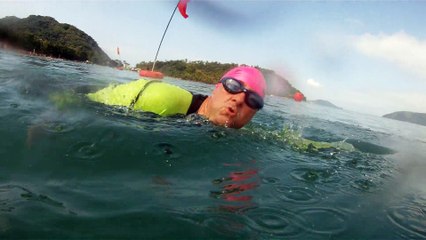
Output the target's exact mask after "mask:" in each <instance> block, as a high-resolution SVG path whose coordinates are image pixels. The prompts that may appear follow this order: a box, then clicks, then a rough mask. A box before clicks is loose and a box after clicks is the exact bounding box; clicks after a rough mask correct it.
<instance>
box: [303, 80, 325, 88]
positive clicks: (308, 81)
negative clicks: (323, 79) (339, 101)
mask: <svg viewBox="0 0 426 240" xmlns="http://www.w3.org/2000/svg"><path fill="white" fill-rule="evenodd" d="M306 82H307V84H308V86H311V87H315V88H319V87H322V85H321V84H320V83H319V82H317V81H315V80H314V79H312V78H309V79H308V80H307V81H306Z"/></svg>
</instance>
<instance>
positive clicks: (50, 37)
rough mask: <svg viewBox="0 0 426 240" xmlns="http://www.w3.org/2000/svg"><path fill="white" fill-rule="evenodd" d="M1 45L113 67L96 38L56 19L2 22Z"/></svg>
mask: <svg viewBox="0 0 426 240" xmlns="http://www.w3.org/2000/svg"><path fill="white" fill-rule="evenodd" d="M0 42H2V43H3V45H10V46H12V47H14V48H18V49H23V50H26V51H29V52H32V53H34V54H37V55H46V56H51V57H59V58H64V59H68V60H76V61H90V62H92V63H96V64H100V65H110V64H111V59H110V58H109V57H108V55H107V54H106V53H105V52H104V51H103V50H102V49H101V48H100V47H99V46H98V44H97V43H96V41H95V40H93V38H92V37H90V36H89V35H87V34H86V33H84V32H83V31H81V30H79V29H78V28H76V27H74V26H72V25H69V24H64V23H58V22H57V21H56V20H55V19H54V18H51V17H44V16H35V15H30V16H29V17H27V18H22V19H20V18H17V17H5V18H2V19H0Z"/></svg>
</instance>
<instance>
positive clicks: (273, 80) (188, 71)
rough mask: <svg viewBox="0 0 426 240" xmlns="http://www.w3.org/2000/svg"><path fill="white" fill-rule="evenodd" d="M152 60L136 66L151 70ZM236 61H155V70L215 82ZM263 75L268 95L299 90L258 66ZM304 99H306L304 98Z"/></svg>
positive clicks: (280, 94)
mask: <svg viewBox="0 0 426 240" xmlns="http://www.w3.org/2000/svg"><path fill="white" fill-rule="evenodd" d="M152 64H153V62H140V63H138V64H136V67H137V68H140V69H146V70H151V68H152ZM238 65H239V64H236V63H218V62H206V61H187V60H170V61H157V62H156V64H155V70H156V71H160V72H162V73H163V74H165V75H167V76H171V77H175V78H181V79H186V80H192V81H197V82H204V83H211V84H214V83H217V82H218V81H219V79H220V78H221V77H222V75H223V74H224V73H225V72H226V71H228V70H230V69H231V68H233V67H235V66H238ZM258 69H260V70H261V71H262V73H263V75H264V76H265V79H266V82H267V85H268V88H267V90H266V93H267V94H268V95H274V96H281V97H288V98H292V97H293V95H294V93H295V92H297V91H299V90H298V89H296V88H294V87H293V86H292V85H291V84H290V83H289V81H288V80H287V79H285V78H284V77H282V76H280V75H278V74H276V73H275V72H274V71H272V70H269V69H264V68H260V67H258ZM305 100H306V99H305Z"/></svg>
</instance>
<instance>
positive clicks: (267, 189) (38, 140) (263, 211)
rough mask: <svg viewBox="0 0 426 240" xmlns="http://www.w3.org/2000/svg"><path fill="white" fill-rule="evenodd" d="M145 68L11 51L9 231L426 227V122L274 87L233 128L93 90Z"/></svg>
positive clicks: (4, 137) (223, 233)
mask: <svg viewBox="0 0 426 240" xmlns="http://www.w3.org/2000/svg"><path fill="white" fill-rule="evenodd" d="M137 78H138V75H137V73H135V72H130V71H118V70H115V69H112V68H107V67H101V66H96V65H88V64H84V63H77V62H71V61H64V60H59V59H44V58H39V57H32V56H24V55H18V54H14V53H9V52H4V51H0V137H1V140H0V238H1V239H8V238H9V239H22V238H31V239H34V238H36V239H42V238H48V239H65V238H66V239H82V238H88V239H126V238H130V239H150V238H158V239H425V238H426V207H425V206H426V175H425V172H426V159H425V153H426V127H424V126H420V125H414V124H410V123H405V122H399V121H395V120H391V119H386V118H382V117H377V116H371V115H365V114H361V113H356V112H351V111H348V110H343V109H334V108H329V107H324V106H320V105H315V104H313V103H309V102H303V103H297V102H294V101H292V100H288V99H284V98H281V97H274V96H268V97H267V98H266V103H265V107H264V109H263V110H261V111H260V112H259V113H258V114H257V115H256V116H255V117H254V119H253V120H252V122H251V123H250V124H248V125H247V126H246V127H244V128H243V129H240V130H235V129H227V128H223V127H218V126H214V125H211V124H209V123H206V122H205V121H202V120H200V119H197V118H195V119H194V118H187V117H171V118H162V117H158V116H155V115H153V114H149V113H141V112H132V111H129V110H128V109H123V108H115V107H107V106H103V105H101V104H94V103H91V102H90V101H88V100H87V99H85V97H84V94H83V93H84V92H87V91H90V90H92V89H99V88H101V87H105V86H107V85H109V84H118V83H125V82H129V81H132V80H135V79H137ZM164 81H165V82H169V83H172V84H175V85H179V86H181V87H184V88H186V89H188V90H190V91H192V92H197V93H203V94H208V93H209V92H210V91H211V90H212V89H213V88H214V86H213V85H206V84H202V83H196V82H191V81H185V80H179V79H173V78H165V79H164ZM288 133H290V135H291V136H292V137H294V136H296V137H298V138H300V139H309V140H312V141H315V142H326V143H341V144H346V145H350V146H352V147H353V148H339V147H338V146H340V145H335V146H336V148H326V149H319V150H318V149H313V150H312V149H309V148H308V149H302V148H298V147H297V146H296V145H294V144H293V141H292V140H291V139H289V137H288V136H289V135H288Z"/></svg>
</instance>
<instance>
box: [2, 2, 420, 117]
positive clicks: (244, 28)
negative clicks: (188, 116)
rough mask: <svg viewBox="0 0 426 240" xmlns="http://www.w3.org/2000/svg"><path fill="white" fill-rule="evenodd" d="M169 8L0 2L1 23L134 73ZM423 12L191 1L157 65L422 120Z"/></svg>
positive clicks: (397, 5) (380, 5) (151, 50)
mask: <svg viewBox="0 0 426 240" xmlns="http://www.w3.org/2000/svg"><path fill="white" fill-rule="evenodd" d="M177 2H178V0H173V1H172V0H123V1H112V0H96V1H95V0H85V1H80V0H68V1H63V0H55V1H50V0H44V1H42V0H33V1H20V0H14V1H5V0H0V18H3V17H5V16H17V17H20V18H25V17H27V16H29V15H42V16H51V17H53V18H55V19H56V20H57V21H58V22H60V23H68V24H71V25H74V26H76V27H77V28H79V29H80V30H82V31H84V32H85V33H87V34H88V35H90V36H91V37H92V38H93V39H95V41H96V42H97V43H98V45H99V46H100V47H101V48H102V49H103V50H104V51H105V52H106V53H107V54H108V55H109V56H110V57H111V58H112V59H120V60H126V61H127V62H129V63H130V64H131V65H135V64H136V63H139V62H141V61H153V60H154V58H155V54H156V51H157V48H158V46H159V43H160V40H161V37H162V35H163V32H164V30H165V28H166V25H167V23H168V21H169V19H170V16H171V15H172V12H173V10H174V8H175V6H176V4H177ZM425 12H426V1H398V0H394V1H385V0H380V1H366V0H364V1H339V0H332V1H331V0H330V1H284V0H190V2H189V3H188V5H187V14H188V15H189V17H188V18H186V19H185V18H183V17H182V16H181V15H180V13H179V12H176V14H175V15H174V17H173V19H172V21H171V23H170V26H169V28H168V31H167V33H166V35H165V38H164V41H163V44H162V47H161V49H160V52H159V55H158V60H162V61H164V60H182V59H187V60H189V61H199V60H201V61H217V62H221V63H237V64H247V65H252V66H259V67H262V68H267V69H271V70H274V71H275V72H276V73H278V74H280V75H281V76H283V77H285V78H286V79H288V80H289V82H290V83H291V84H292V85H293V86H294V87H296V88H297V89H299V90H301V91H302V92H303V93H304V94H305V96H306V97H307V99H308V100H316V99H323V100H327V101H330V102H331V103H333V104H335V105H337V106H339V107H342V108H344V109H346V110H350V111H356V112H361V113H367V114H372V115H377V116H381V115H383V114H387V113H391V112H395V111H413V112H422V113H426V27H425V23H426V14H424V13H425ZM117 47H119V48H120V55H117V51H116V49H117Z"/></svg>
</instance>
